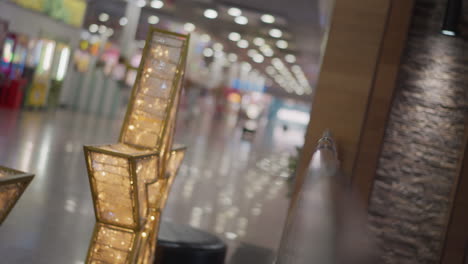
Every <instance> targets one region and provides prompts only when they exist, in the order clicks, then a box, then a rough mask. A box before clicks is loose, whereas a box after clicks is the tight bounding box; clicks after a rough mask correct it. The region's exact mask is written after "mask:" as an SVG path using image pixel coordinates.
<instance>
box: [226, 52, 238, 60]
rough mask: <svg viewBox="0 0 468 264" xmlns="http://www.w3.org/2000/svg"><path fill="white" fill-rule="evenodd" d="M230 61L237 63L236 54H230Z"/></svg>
mask: <svg viewBox="0 0 468 264" xmlns="http://www.w3.org/2000/svg"><path fill="white" fill-rule="evenodd" d="M228 60H229V61H230V62H236V61H237V55H236V54H234V53H229V55H228Z"/></svg>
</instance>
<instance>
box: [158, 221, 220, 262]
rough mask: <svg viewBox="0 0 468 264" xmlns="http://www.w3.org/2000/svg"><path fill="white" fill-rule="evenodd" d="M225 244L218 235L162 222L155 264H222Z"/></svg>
mask: <svg viewBox="0 0 468 264" xmlns="http://www.w3.org/2000/svg"><path fill="white" fill-rule="evenodd" d="M225 256H226V245H225V244H224V242H223V241H222V240H221V239H219V238H218V237H216V236H214V235H212V234H210V233H207V232H204V231H201V230H198V229H195V228H193V227H190V226H188V225H181V224H175V223H170V222H162V224H161V228H160V230H159V237H158V245H157V248H156V260H155V263H156V264H182V263H183V264H223V263H224V258H225Z"/></svg>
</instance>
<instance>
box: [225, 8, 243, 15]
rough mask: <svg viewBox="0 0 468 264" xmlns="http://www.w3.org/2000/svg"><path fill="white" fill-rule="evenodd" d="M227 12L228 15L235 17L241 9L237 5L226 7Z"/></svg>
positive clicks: (240, 13) (239, 13)
mask: <svg viewBox="0 0 468 264" xmlns="http://www.w3.org/2000/svg"><path fill="white" fill-rule="evenodd" d="M228 14H229V15H230V16H234V17H236V16H240V15H242V11H241V10H240V9H239V8H237V7H231V8H229V9H228Z"/></svg>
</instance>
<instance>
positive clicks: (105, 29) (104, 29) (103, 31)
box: [98, 25, 107, 34]
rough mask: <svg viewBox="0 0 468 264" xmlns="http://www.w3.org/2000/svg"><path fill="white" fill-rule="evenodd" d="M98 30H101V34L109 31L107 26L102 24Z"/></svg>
mask: <svg viewBox="0 0 468 264" xmlns="http://www.w3.org/2000/svg"><path fill="white" fill-rule="evenodd" d="M98 31H99V33H100V34H104V33H106V31H107V27H106V26H104V25H100V26H99V30H98Z"/></svg>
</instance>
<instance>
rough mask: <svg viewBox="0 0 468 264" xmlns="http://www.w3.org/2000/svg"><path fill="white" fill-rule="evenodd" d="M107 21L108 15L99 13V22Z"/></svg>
mask: <svg viewBox="0 0 468 264" xmlns="http://www.w3.org/2000/svg"><path fill="white" fill-rule="evenodd" d="M108 20H109V15H108V14H106V13H101V14H100V15H99V21H101V22H107V21H108Z"/></svg>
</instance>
